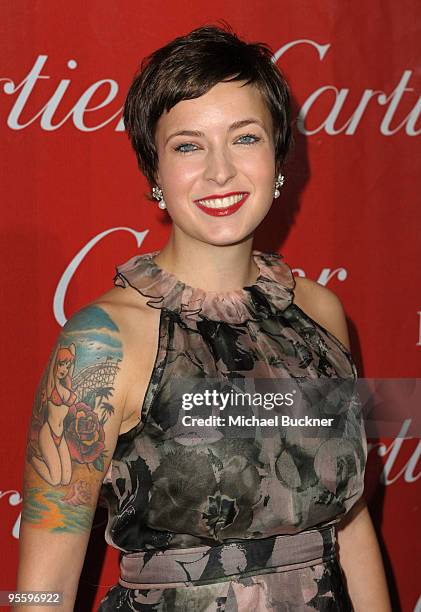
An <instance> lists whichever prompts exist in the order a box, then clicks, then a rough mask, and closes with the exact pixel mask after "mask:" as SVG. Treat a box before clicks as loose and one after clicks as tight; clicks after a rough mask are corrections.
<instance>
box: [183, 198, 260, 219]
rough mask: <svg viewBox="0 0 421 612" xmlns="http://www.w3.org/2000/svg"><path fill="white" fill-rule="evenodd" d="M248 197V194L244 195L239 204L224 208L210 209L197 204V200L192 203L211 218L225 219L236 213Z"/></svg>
mask: <svg viewBox="0 0 421 612" xmlns="http://www.w3.org/2000/svg"><path fill="white" fill-rule="evenodd" d="M249 195H250V194H249V193H244V194H243V197H242V198H241V200H240V201H239V202H236V203H235V204H232V205H231V206H226V207H224V208H222V207H221V208H211V207H209V206H204V205H203V204H200V202H198V201H197V200H196V201H195V202H194V203H195V204H196V206H197V207H198V208H200V210H202V211H203V212H204V213H206V214H207V215H210V216H211V217H226V216H228V215H232V214H234V213H235V212H237V210H238V209H239V208H241V206H242V205H243V204H244V203H245V201H246V200H247V198H248V197H249ZM207 199H209V198H207ZM215 199H217V198H215Z"/></svg>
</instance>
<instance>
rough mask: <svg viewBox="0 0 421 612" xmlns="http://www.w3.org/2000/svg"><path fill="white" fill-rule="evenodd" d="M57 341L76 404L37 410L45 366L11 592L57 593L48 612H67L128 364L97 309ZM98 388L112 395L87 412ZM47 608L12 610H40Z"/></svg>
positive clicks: (78, 317)
mask: <svg viewBox="0 0 421 612" xmlns="http://www.w3.org/2000/svg"><path fill="white" fill-rule="evenodd" d="M58 344H59V345H60V346H66V347H69V346H72V344H73V348H74V350H75V357H76V359H75V379H77V385H76V388H75V392H76V395H77V399H76V401H75V403H74V404H73V406H70V407H69V408H68V411H67V413H66V411H65V408H64V407H63V406H55V405H52V406H50V407H49V408H47V406H46V405H45V404H44V405H42V406H38V403H40V402H41V398H42V397H43V396H45V394H43V393H42V389H43V388H44V387H45V386H46V385H47V384H48V379H49V373H48V366H47V367H46V369H45V371H44V375H43V376H42V378H41V381H40V391H41V392H40V393H37V394H36V399H35V402H34V407H33V413H32V419H31V421H30V424H29V435H28V448H27V455H26V461H25V466H24V474H23V491H24V493H23V512H22V521H21V527H20V534H19V567H18V578H17V588H16V590H17V591H30V590H33V591H53V592H62V593H63V596H64V599H63V603H62V604H61V605H60V606H55V609H57V610H60V611H61V612H64V611H65V612H72V611H73V608H74V603H75V599H76V595H77V590H78V584H79V578H80V574H81V571H82V567H83V563H84V559H85V554H86V549H87V546H88V542H89V537H90V533H91V527H92V521H93V517H94V514H95V510H96V506H97V502H98V497H99V493H100V489H101V485H102V482H103V480H104V476H105V474H106V473H107V471H108V468H109V465H110V463H111V459H112V456H113V453H114V449H115V446H116V443H117V438H118V434H119V431H120V426H121V422H122V419H123V414H124V406H125V401H126V395H127V387H128V384H127V374H126V372H127V367H126V361H127V359H126V355H124V356H123V342H122V338H121V333H120V330H119V328H118V327H117V325H116V323H115V322H114V321H113V320H112V319H111V317H110V316H109V314H107V312H106V311H105V310H104V309H103V308H102V307H100V306H98V305H89V306H87V307H86V308H84V309H82V310H80V311H79V312H77V313H76V314H75V315H74V316H73V317H72V318H71V319H70V320H69V321H68V322H67V323H66V325H65V326H64V328H63V330H62V332H61V333H60V336H59V340H58ZM119 360H121V361H119ZM75 379H74V380H75ZM104 388H106V389H107V391H108V392H109V390H110V389H112V394H111V396H110V395H109V393H108V394H107V397H106V399H107V401H106V402H105V403H104V406H103V409H101V403H100V406H99V412H98V409H97V411H95V412H94V411H93V407H94V404H95V399H96V398H97V397H98V393H99V394H100V395H101V389H102V390H103V389H104ZM96 391H98V393H97V392H96ZM47 410H50V412H49V413H48V412H46V411H47ZM43 411H44V412H43ZM40 414H41V416H42V418H41V420H40V418H39V416H38V415H40ZM48 415H49V416H50V423H47V422H46V417H47V416H48ZM98 415H99V416H98ZM61 422H62V424H63V437H62V438H61V441H60V442H59V445H58V446H56V443H55V442H54V438H53V435H52V431H51V429H50V426H51V424H52V426H53V427H55V429H56V431H55V434H56V435H57V434H60V431H59V430H60V423H61ZM56 442H57V439H56ZM50 607H51V606H49V607H48V608H47V607H46V606H39V605H38V606H27V605H25V606H19V605H17V606H15V607H14V608H13V609H14V610H22V611H24V612H30V611H31V610H34V612H41V610H47V609H48V610H50Z"/></svg>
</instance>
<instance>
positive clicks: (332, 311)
mask: <svg viewBox="0 0 421 612" xmlns="http://www.w3.org/2000/svg"><path fill="white" fill-rule="evenodd" d="M295 280H296V286H295V299H294V301H295V303H296V304H297V306H298V307H299V308H301V310H303V311H304V312H305V314H306V315H308V316H309V317H310V318H311V319H313V320H314V321H316V322H317V323H319V324H320V325H322V326H323V327H324V328H325V329H327V330H328V331H329V332H330V333H332V334H333V335H334V336H336V337H337V338H338V339H339V340H340V341H341V342H342V343H343V344H344V345H345V346H346V347H347V348H348V349H349V335H348V327H347V322H346V316H345V310H344V307H343V305H342V302H341V300H340V299H339V297H338V296H337V295H336V293H334V292H333V291H332V290H331V289H328V288H327V287H324V286H323V285H321V284H320V283H318V282H316V281H313V280H311V279H309V278H305V277H302V276H296V277H295Z"/></svg>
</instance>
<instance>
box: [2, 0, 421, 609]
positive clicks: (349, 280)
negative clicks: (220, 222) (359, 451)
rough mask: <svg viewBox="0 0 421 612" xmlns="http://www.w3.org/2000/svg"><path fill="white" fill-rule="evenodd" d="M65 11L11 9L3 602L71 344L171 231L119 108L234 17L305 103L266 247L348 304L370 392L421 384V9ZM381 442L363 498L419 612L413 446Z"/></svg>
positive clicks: (99, 535)
mask: <svg viewBox="0 0 421 612" xmlns="http://www.w3.org/2000/svg"><path fill="white" fill-rule="evenodd" d="M208 4H209V5H211V8H210V7H209V6H208ZM62 6H65V9H61V10H58V9H57V4H56V3H55V2H52V0H45V1H44V2H28V1H22V0H19V1H16V0H14V1H13V2H11V1H9V2H7V1H6V2H2V3H1V6H0V12H1V15H0V17H1V18H0V24H1V25H0V28H1V36H0V48H1V62H2V68H1V73H0V77H1V81H0V100H1V106H0V121H1V132H2V138H1V149H2V153H3V161H2V164H1V166H0V172H1V187H2V189H1V197H2V216H1V231H2V240H1V243H2V247H3V248H2V257H1V259H0V265H1V268H2V269H1V291H2V305H3V317H2V320H3V323H4V326H3V331H2V347H3V364H2V368H1V372H2V375H3V377H4V379H3V381H2V389H3V410H2V411H1V417H0V418H1V419H2V428H1V449H2V461H1V463H0V512H1V522H0V525H1V527H0V529H1V543H2V544H1V545H2V556H1V558H2V561H0V563H1V564H3V565H4V567H2V568H1V569H2V572H1V573H2V578H1V584H0V589H10V590H13V589H14V588H15V585H16V582H15V580H16V566H17V553H18V528H19V520H20V511H21V492H22V482H21V479H22V467H23V461H24V445H25V436H26V427H27V423H28V419H29V416H30V413H31V407H32V399H33V395H34V391H35V387H36V385H37V383H38V380H39V377H40V375H41V372H42V369H43V367H44V364H45V363H46V360H47V358H48V355H49V352H50V350H51V348H52V344H53V342H54V340H55V338H56V335H57V333H58V331H59V329H60V326H61V325H62V324H63V323H64V321H65V318H66V317H67V318H68V317H69V316H71V314H72V313H73V312H74V311H75V310H77V309H78V308H81V307H82V306H83V305H85V304H86V303H88V302H89V301H91V300H93V299H94V298H95V297H97V296H98V295H100V294H101V293H103V292H105V291H106V290H108V289H109V288H110V286H111V285H112V278H113V275H114V266H115V265H116V264H118V263H122V262H123V261H126V260H127V259H128V258H129V257H131V256H132V255H134V254H135V253H137V252H138V251H140V252H147V251H150V250H154V249H159V248H161V247H162V246H163V245H164V243H165V241H166V238H167V236H168V233H169V225H168V224H167V223H164V222H162V219H164V218H165V213H163V212H162V211H160V210H159V209H158V208H157V206H156V205H155V204H153V203H150V202H148V201H147V200H146V199H145V197H144V193H145V191H146V188H147V184H146V181H145V179H144V178H143V177H142V176H141V175H140V173H139V171H138V169H137V165H136V160H135V157H134V154H133V153H132V151H131V149H130V145H129V142H128V139H127V136H126V133H125V132H124V130H123V126H122V122H121V108H122V105H123V102H124V97H125V94H126V92H127V89H128V86H129V84H130V82H131V79H132V77H133V75H134V72H135V70H136V68H137V66H138V64H139V62H140V60H141V58H142V57H143V56H145V55H146V54H148V53H150V52H151V51H152V50H154V49H156V48H157V47H159V46H161V45H163V44H165V43H166V42H168V41H169V40H170V39H172V38H174V37H175V36H178V35H181V34H185V33H187V32H189V31H190V30H191V29H193V28H194V27H198V26H200V25H203V24H204V23H216V21H217V20H218V19H221V18H223V19H225V20H227V21H228V22H229V23H230V24H231V25H232V26H233V27H234V29H235V30H236V32H237V33H238V34H239V35H240V36H243V37H245V38H246V39H247V40H249V41H265V42H267V43H269V44H270V45H271V47H272V48H273V50H274V52H275V53H276V58H277V62H278V64H279V66H280V68H281V69H282V70H283V72H284V74H285V75H286V77H287V80H288V81H289V83H290V86H291V90H292V93H293V114H294V118H297V125H296V128H295V140H296V145H295V150H294V152H293V154H292V157H291V160H290V162H289V164H288V168H287V170H286V172H285V175H286V184H285V187H284V189H283V191H282V196H281V198H280V199H279V200H277V201H275V203H274V206H273V209H272V211H271V212H270V214H269V216H268V217H267V219H266V220H265V222H264V224H263V225H262V227H261V228H259V231H258V232H257V234H256V241H255V247H256V248H260V249H262V250H273V251H278V252H281V253H283V254H284V256H285V258H286V261H287V262H288V263H289V264H290V265H291V267H292V268H293V269H294V270H295V271H296V273H297V274H302V275H305V276H307V277H309V278H311V279H313V280H318V281H319V282H321V283H323V284H327V285H328V286H329V288H331V289H332V290H333V291H334V292H336V293H337V295H338V296H339V297H340V298H341V300H342V302H343V304H344V307H345V310H346V313H347V317H348V324H349V330H350V336H351V343H352V352H353V355H354V358H355V360H356V362H357V365H358V370H359V375H360V377H379V378H389V377H390V378H402V377H408V378H409V377H417V376H418V377H421V368H420V352H421V302H420V297H421V295H420V272H419V262H420V260H421V257H420V255H421V245H420V221H421V212H420V199H419V192H420V189H421V172H420V170H421V168H420V164H419V150H418V151H416V148H415V147H416V143H417V138H416V137H417V136H419V133H420V120H419V114H420V110H421V101H420V96H419V84H420V64H419V54H420V46H421V45H420V41H421V20H420V19H419V17H420V10H419V8H418V3H417V2H415V0H414V1H410V0H400V1H399V2H393V1H391V0H382V1H380V0H372V1H371V2H369V3H366V2H363V1H362V0H355V2H353V3H352V4H350V3H348V2H340V1H339V0H338V1H334V0H331V1H328V2H318V3H314V2H304V1H303V0H294V1H289V2H288V1H285V0H266V2H264V3H262V2H260V1H258V0H249V2H248V5H247V8H245V5H244V3H243V2H235V1H234V0H232V1H231V2H226V1H222V0H213V1H212V3H206V2H203V1H202V0H196V2H194V3H193V2H189V1H188V0H177V1H173V2H171V3H164V5H162V6H159V8H158V5H156V4H155V3H147V2H143V1H137V2H134V1H131V2H129V1H127V2H124V3H120V2H103V1H99V0H90V2H89V3H88V4H87V3H86V2H82V1H81V0H74V1H73V2H72V3H71V4H68V3H67V4H66V5H62ZM417 17H418V20H417ZM417 153H418V155H417ZM409 425H410V424H409ZM418 434H419V432H418ZM411 436H412V437H411ZM369 442H370V445H372V446H370V452H369V461H368V467H367V478H366V497H367V500H368V502H369V507H370V510H371V512H372V516H373V519H374V521H375V526H376V529H377V531H378V535H379V539H380V542H381V545H382V549H383V553H384V559H385V564H386V568H387V571H388V580H389V586H390V589H391V592H392V597H393V600H394V610H399V609H402V610H404V611H407V610H408V611H412V610H415V609H416V610H421V599H419V598H420V593H419V587H418V585H417V576H416V571H415V568H416V566H417V563H416V562H417V556H418V559H419V552H420V551H419V541H420V530H421V529H420V526H419V514H418V505H419V491H420V486H419V482H418V477H419V467H418V457H419V454H420V452H421V445H420V442H419V439H418V438H417V432H413V433H412V434H411V428H410V427H409V430H408V432H407V434H406V436H405V437H396V438H380V439H370V440H369ZM105 518H106V517H105V516H104V513H103V511H102V510H101V509H99V510H98V512H97V516H96V517H95V525H94V529H93V533H92V538H91V543H90V547H89V550H88V554H87V559H86V563H85V567H84V570H83V573H82V577H81V592H82V593H83V600H82V599H79V600H78V604H77V606H76V609H80V610H82V609H86V610H88V609H96V608H95V606H96V604H97V602H98V601H99V599H100V598H101V597H103V595H104V594H105V592H106V590H107V589H108V588H109V586H110V585H111V584H114V583H115V582H117V579H118V567H117V560H118V555H117V553H116V551H114V550H112V549H110V548H109V549H108V550H107V551H106V550H105V546H106V545H105V544H104V543H103V529H104V521H105ZM368 571H369V568H368ZM96 585H99V588H97V586H96ZM81 601H83V604H82V603H80V602H81ZM417 602H418V603H417Z"/></svg>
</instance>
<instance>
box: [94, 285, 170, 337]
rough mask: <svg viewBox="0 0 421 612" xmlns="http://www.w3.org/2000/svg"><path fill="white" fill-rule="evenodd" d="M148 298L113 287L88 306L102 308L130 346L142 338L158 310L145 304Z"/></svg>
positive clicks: (126, 289)
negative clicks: (132, 342)
mask: <svg viewBox="0 0 421 612" xmlns="http://www.w3.org/2000/svg"><path fill="white" fill-rule="evenodd" d="M147 301H148V298H146V297H145V296H143V295H142V294H141V293H139V291H136V290H135V289H133V288H130V287H127V288H122V287H113V288H112V289H110V290H109V291H107V292H106V293H103V294H102V295H100V296H98V297H97V298H96V299H95V300H94V301H93V302H91V303H90V304H89V306H97V307H99V308H102V309H103V310H104V311H105V312H107V314H108V315H109V316H110V317H112V319H113V321H114V322H115V324H116V325H117V326H118V328H119V331H120V333H121V336H122V339H123V341H125V342H126V343H128V344H130V341H131V340H132V341H136V340H137V339H138V338H139V336H144V334H145V333H147V331H148V329H150V325H151V323H152V322H153V321H154V319H156V318H157V316H158V318H159V310H158V309H156V308H151V307H150V306H148V304H147Z"/></svg>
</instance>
